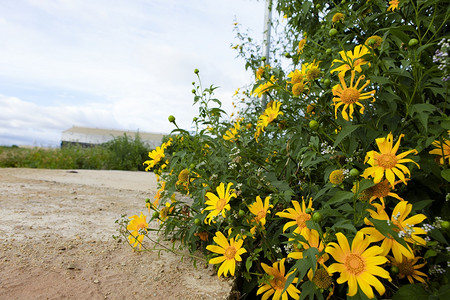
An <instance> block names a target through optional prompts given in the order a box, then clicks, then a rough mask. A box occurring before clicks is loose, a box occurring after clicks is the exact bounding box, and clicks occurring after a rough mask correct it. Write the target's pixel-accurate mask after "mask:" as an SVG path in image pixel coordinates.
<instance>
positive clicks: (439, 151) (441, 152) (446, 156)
mask: <svg viewBox="0 0 450 300" xmlns="http://www.w3.org/2000/svg"><path fill="white" fill-rule="evenodd" d="M449 135H450V131H449ZM432 145H433V146H434V147H436V149H433V150H431V151H430V152H428V153H430V154H436V155H438V156H439V157H440V158H439V162H440V164H441V165H443V164H445V160H448V164H449V165H450V140H448V139H446V138H443V141H442V143H441V142H440V141H438V140H435V141H434V142H433V143H432Z"/></svg>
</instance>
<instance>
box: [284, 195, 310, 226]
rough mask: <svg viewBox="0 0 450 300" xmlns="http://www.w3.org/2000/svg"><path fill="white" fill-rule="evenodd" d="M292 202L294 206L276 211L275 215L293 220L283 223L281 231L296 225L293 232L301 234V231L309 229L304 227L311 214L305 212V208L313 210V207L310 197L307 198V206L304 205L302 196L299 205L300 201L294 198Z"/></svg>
mask: <svg viewBox="0 0 450 300" xmlns="http://www.w3.org/2000/svg"><path fill="white" fill-rule="evenodd" d="M292 204H293V205H294V208H287V209H285V210H283V211H282V212H279V213H276V215H277V216H279V217H282V218H287V219H291V220H294V221H289V222H287V223H286V224H285V225H284V227H283V232H284V231H286V229H288V228H290V227H292V226H296V228H295V230H294V233H299V234H302V232H304V231H308V230H309V229H308V227H306V221H308V220H311V215H310V214H307V213H306V212H305V211H306V209H307V208H310V209H311V211H314V208H312V198H310V199H309V204H308V206H306V204H305V198H303V197H302V205H301V206H300V203H298V201H295V200H293V201H292Z"/></svg>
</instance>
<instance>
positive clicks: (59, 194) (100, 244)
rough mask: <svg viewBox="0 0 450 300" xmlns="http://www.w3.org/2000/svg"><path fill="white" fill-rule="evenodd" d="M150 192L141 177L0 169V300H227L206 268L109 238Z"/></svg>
mask: <svg viewBox="0 0 450 300" xmlns="http://www.w3.org/2000/svg"><path fill="white" fill-rule="evenodd" d="M156 189H157V187H156V179H155V175H154V174H152V173H146V172H124V171H94V170H70V171H68V170H45V169H7V168H6V169H0V299H227V297H228V296H229V294H230V290H231V285H232V281H231V280H227V279H219V278H217V275H216V272H215V271H214V270H213V268H212V266H209V267H206V265H205V264H204V263H201V262H199V263H198V265H197V268H195V267H194V266H193V264H192V262H191V261H190V260H189V259H188V258H186V257H185V258H184V259H183V260H181V256H180V255H175V254H173V253H170V252H161V253H158V252H156V251H148V252H136V251H133V250H132V248H131V247H130V246H129V245H128V244H126V243H124V242H123V241H121V242H120V241H117V240H114V239H113V238H112V236H113V235H115V234H117V228H118V227H117V225H116V224H115V220H117V219H118V218H120V217H121V215H122V214H127V215H129V216H131V215H134V214H139V213H140V212H141V211H143V212H146V211H145V207H144V203H145V202H144V201H145V200H144V199H145V198H153V196H154V195H155V193H156ZM156 225H157V224H152V226H156ZM152 237H153V238H155V239H156V238H157V236H156V234H155V233H152ZM166 245H170V244H169V243H167V244H166ZM147 246H148V247H151V246H152V244H151V243H150V242H148V244H147ZM184 253H186V252H184Z"/></svg>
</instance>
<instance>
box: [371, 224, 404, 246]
mask: <svg viewBox="0 0 450 300" xmlns="http://www.w3.org/2000/svg"><path fill="white" fill-rule="evenodd" d="M369 221H370V222H372V224H373V226H374V227H375V228H376V229H377V230H378V231H379V232H380V233H381V234H382V235H384V236H385V237H387V238H394V239H395V240H396V241H397V242H398V243H400V244H401V245H402V246H403V247H405V248H408V246H407V244H406V242H405V240H404V239H402V238H400V237H399V236H398V232H397V231H395V230H393V229H394V228H396V229H398V228H397V226H395V225H394V224H392V223H391V224H388V222H387V221H386V220H377V219H373V218H369Z"/></svg>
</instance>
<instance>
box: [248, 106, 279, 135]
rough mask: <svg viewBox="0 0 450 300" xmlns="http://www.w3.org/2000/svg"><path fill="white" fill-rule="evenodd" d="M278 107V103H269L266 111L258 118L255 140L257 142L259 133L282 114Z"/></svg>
mask: <svg viewBox="0 0 450 300" xmlns="http://www.w3.org/2000/svg"><path fill="white" fill-rule="evenodd" d="M280 107H281V102H280V101H271V102H269V103H267V107H266V110H265V111H264V113H263V114H262V115H261V116H259V119H258V122H257V123H256V132H255V139H256V141H257V142H258V137H259V136H260V134H261V132H263V131H264V128H266V127H267V126H268V125H269V123H271V122H272V121H273V120H275V119H276V118H277V117H278V116H279V115H282V114H283V112H282V111H280Z"/></svg>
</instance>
